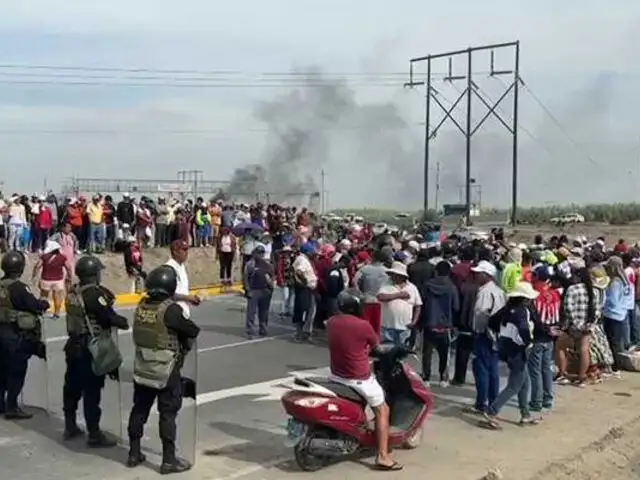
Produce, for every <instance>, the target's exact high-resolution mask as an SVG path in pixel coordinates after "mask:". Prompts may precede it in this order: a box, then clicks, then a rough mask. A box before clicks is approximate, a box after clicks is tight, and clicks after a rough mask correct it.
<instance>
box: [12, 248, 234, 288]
mask: <svg viewBox="0 0 640 480" xmlns="http://www.w3.org/2000/svg"><path fill="white" fill-rule="evenodd" d="M142 255H143V258H144V269H145V270H146V271H147V272H149V271H151V270H152V269H153V268H155V267H157V266H158V265H161V264H163V263H165V262H166V261H167V260H168V259H169V258H170V256H169V249H167V248H150V249H147V250H144V251H143V254H142ZM100 259H101V260H102V262H103V263H104V265H105V267H106V269H105V271H104V273H103V277H102V283H103V285H105V286H106V287H107V288H109V289H110V290H111V291H113V292H114V293H130V292H131V284H132V282H131V279H129V277H128V276H127V274H126V272H125V270H124V259H123V256H122V254H114V253H105V254H103V255H101V256H100ZM36 260H37V256H36V255H33V254H29V255H28V258H27V268H26V269H25V273H24V275H23V280H24V281H27V282H28V281H30V280H31V272H32V270H33V266H34V263H35V261H36ZM237 263H238V262H236V265H234V272H233V275H234V280H239V279H240V274H239V270H238V265H237ZM219 270H220V265H219V263H218V262H217V260H216V259H215V253H214V251H213V249H211V248H192V249H190V250H189V258H188V260H187V271H188V273H189V283H190V284H191V286H192V287H201V286H205V285H211V284H215V283H218V282H219V280H220V275H219V274H220V272H219ZM32 286H33V287H34V289H36V290H37V285H33V284H32Z"/></svg>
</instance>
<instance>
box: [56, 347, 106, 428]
mask: <svg viewBox="0 0 640 480" xmlns="http://www.w3.org/2000/svg"><path fill="white" fill-rule="evenodd" d="M65 354H66V362H67V371H66V373H65V375H64V387H63V390H62V403H63V406H62V410H63V411H64V420H65V426H66V427H67V428H70V427H72V426H75V424H76V413H77V412H78V403H80V399H81V398H82V410H83V412H84V420H85V422H86V425H87V431H88V432H89V435H96V434H98V433H100V418H101V417H102V409H101V408H100V402H101V401H102V389H103V388H104V382H105V377H104V375H103V376H101V377H98V376H96V375H95V374H94V373H93V370H92V369H91V360H92V359H91V354H90V353H89V350H87V349H86V347H83V346H81V345H78V344H77V343H75V342H74V341H73V340H68V341H67V345H65Z"/></svg>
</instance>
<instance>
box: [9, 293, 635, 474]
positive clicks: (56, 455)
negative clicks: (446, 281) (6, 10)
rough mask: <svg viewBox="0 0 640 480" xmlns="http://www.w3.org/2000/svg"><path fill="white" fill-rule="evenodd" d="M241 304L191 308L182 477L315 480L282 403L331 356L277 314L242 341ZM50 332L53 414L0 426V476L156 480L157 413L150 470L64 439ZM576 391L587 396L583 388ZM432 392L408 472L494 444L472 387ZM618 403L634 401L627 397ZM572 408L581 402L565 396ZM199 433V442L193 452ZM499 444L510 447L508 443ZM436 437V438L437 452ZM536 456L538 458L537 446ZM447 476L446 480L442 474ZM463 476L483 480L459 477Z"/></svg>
mask: <svg viewBox="0 0 640 480" xmlns="http://www.w3.org/2000/svg"><path fill="white" fill-rule="evenodd" d="M242 305H243V300H242V298H240V297H237V296H222V297H215V298H211V299H208V300H207V301H206V302H205V303H203V305H201V306H200V307H199V308H196V309H193V310H192V317H193V319H194V320H195V321H196V322H197V323H198V324H199V325H200V326H201V328H202V333H201V335H200V338H199V341H198V350H199V353H198V359H197V367H198V372H197V379H198V380H197V382H198V407H197V417H196V416H195V413H196V409H195V408H194V406H193V402H192V401H185V405H184V407H183V410H182V411H181V413H180V417H179V420H180V421H179V432H178V435H179V442H178V443H179V448H181V449H182V451H183V453H185V454H186V455H187V456H188V455H189V454H190V452H194V453H195V455H196V459H197V464H196V468H194V469H193V470H192V471H191V472H189V473H188V474H184V475H183V477H184V478H190V479H197V480H205V479H207V480H232V479H242V480H265V479H268V480H282V479H283V478H291V479H294V478H295V479H298V478H309V475H308V474H302V473H299V472H297V471H296V468H295V466H294V465H293V462H292V461H291V459H292V455H291V451H290V449H288V448H286V447H285V446H284V429H283V425H284V424H285V422H286V417H285V415H284V413H283V410H282V409H281V407H280V402H279V398H280V395H281V394H282V393H283V392H284V391H285V387H283V384H285V383H286V382H288V381H290V380H291V379H292V372H299V373H300V374H302V375H310V374H323V373H326V371H327V368H326V366H327V364H328V354H327V351H326V348H324V347H323V346H321V345H311V344H296V343H292V342H291V341H290V338H291V333H292V332H291V328H290V326H288V325H285V324H282V323H278V322H277V321H276V316H275V315H274V316H273V318H272V325H271V327H270V332H269V333H270V336H269V337H267V338H264V339H263V338H258V339H254V340H247V339H246V338H245V336H244V328H243V310H242ZM274 309H277V305H274ZM123 312H124V314H126V315H127V316H129V317H130V316H131V313H132V311H131V310H124V311H123ZM46 333H47V340H48V349H49V361H48V363H47V365H48V370H47V371H46V372H47V375H45V369H44V367H43V365H44V364H43V363H42V362H41V361H39V360H37V359H33V360H31V366H30V372H29V377H28V379H27V386H26V388H25V393H24V402H25V403H26V404H28V405H32V406H35V407H37V406H39V407H40V408H45V407H48V409H49V411H50V412H51V413H50V414H49V415H46V414H45V413H43V412H42V410H40V409H35V408H34V409H33V411H34V412H36V415H35V417H34V418H33V419H32V420H29V421H26V422H21V423H13V422H7V421H4V420H0V477H1V478H12V479H14V480H27V479H29V480H31V479H33V478H47V479H50V480H57V479H61V480H62V479H65V480H68V479H70V478H71V479H78V478H82V479H86V480H94V479H95V480H97V479H102V478H105V472H108V475H109V477H110V478H115V479H122V480H134V479H135V480H146V479H147V478H156V476H157V470H156V469H157V465H158V464H159V461H160V459H159V456H158V453H159V452H160V442H159V440H158V432H157V415H156V414H154V415H152V416H151V417H150V419H149V422H148V424H147V428H146V430H145V439H144V446H145V448H146V449H147V452H148V455H147V456H148V460H149V464H148V465H145V466H141V467H139V468H137V469H135V470H129V469H127V468H126V467H125V466H124V462H125V460H126V454H127V450H126V439H123V442H122V443H123V445H122V447H118V448H116V449H110V450H89V449H87V448H86V447H85V445H84V442H83V440H81V439H80V440H77V441H73V442H63V441H62V440H61V437H62V430H63V426H62V422H61V413H62V412H61V404H62V402H61V398H62V383H63V377H64V358H63V353H62V347H63V345H64V339H65V335H64V320H63V319H62V320H59V321H56V322H54V321H48V322H47V328H46ZM118 338H119V344H120V347H121V350H122V352H123V355H124V357H125V365H124V367H123V369H122V375H121V377H122V378H121V382H120V383H119V384H118V383H116V382H113V381H110V380H107V385H106V387H105V390H104V395H103V428H104V429H105V430H106V431H108V432H109V433H111V434H113V435H115V436H118V437H126V423H127V419H128V414H129V411H130V408H131V396H132V395H131V391H132V389H131V365H132V352H133V349H132V344H131V336H130V334H128V333H124V334H122V335H119V337H118ZM188 363H189V365H191V367H189V368H193V365H194V363H195V362H193V361H192V360H191V361H190V362H188ZM190 373H195V372H190ZM45 378H48V382H45V380H44V379H45ZM570 390H573V391H575V392H577V394H584V392H583V391H580V389H570ZM433 392H434V395H435V397H436V402H435V411H434V413H435V414H434V415H433V416H432V417H430V418H429V419H428V421H427V428H426V435H425V445H424V446H423V447H421V448H419V449H418V450H416V452H415V453H413V452H412V453H409V452H407V453H404V452H398V454H397V455H398V457H399V459H400V460H402V461H405V460H406V461H408V467H411V462H414V463H415V462H417V460H412V459H416V458H419V459H422V460H420V461H421V462H424V461H427V460H426V459H431V458H434V457H435V459H436V460H439V458H440V457H442V456H443V455H447V454H450V455H452V456H453V457H454V458H458V457H457V456H458V455H459V453H460V448H461V447H460V445H461V443H460V442H462V441H464V442H466V441H471V442H473V441H477V440H478V438H480V437H481V436H483V435H488V436H489V437H487V438H488V439H489V441H493V440H491V438H493V437H492V435H495V434H492V433H490V432H486V431H485V432H483V431H481V430H479V429H477V428H475V429H474V428H470V426H469V424H471V425H474V424H475V423H476V422H477V421H476V420H474V419H473V418H468V417H465V416H464V415H462V414H461V413H460V410H461V409H460V406H461V405H462V404H468V403H470V402H471V399H472V397H473V387H471V386H469V387H465V388H448V389H446V390H441V389H437V388H434V389H433ZM47 399H48V400H47ZM615 400H616V401H617V402H631V401H635V400H629V399H624V398H623V399H619V398H616V399H615ZM567 401H568V402H573V401H576V400H575V399H572V397H567ZM598 405H601V404H600V403H598ZM625 405H626V404H625ZM629 405H631V403H629ZM598 408H599V407H598ZM508 410H510V412H509V414H508V416H510V417H512V418H516V417H517V414H516V412H515V410H514V409H508ZM628 411H629V412H630V411H631V409H629V410H628ZM624 412H627V410H624ZM625 414H627V413H625ZM588 418H591V417H588ZM461 420H462V421H461ZM572 421H575V419H572ZM578 421H580V422H582V423H584V424H585V425H586V424H587V423H588V422H587V420H582V419H581V420H578ZM582 423H581V424H582ZM196 425H197V444H196V445H195V446H194V433H193V432H194V428H195V426H196ZM596 427H597V426H594V427H593V429H594V432H595V431H599V430H598V429H597V428H596ZM585 428H586V427H585ZM532 433H533V434H535V433H537V432H532ZM482 438H485V437H482ZM496 438H497V437H496ZM502 438H505V440H506V439H507V438H508V437H506V436H503V437H502ZM435 439H438V442H437V445H436V442H435ZM443 442H444V443H443ZM449 444H450V445H449ZM548 445H549V446H553V442H552V441H549V442H548ZM509 446H510V444H509V443H507V444H506V446H502V447H499V446H496V450H495V451H500V450H499V449H500V448H502V449H505V448H508V447H509ZM448 447H450V448H449V450H450V452H449V450H447V448H448ZM482 450H484V449H482ZM530 451H531V452H535V448H534V449H530ZM469 452H473V454H471V455H468V454H465V455H466V456H465V461H467V462H471V464H470V465H469V466H468V469H469V472H474V474H475V472H476V471H477V470H478V469H479V468H480V469H481V468H484V465H485V464H486V463H487V456H486V455H481V456H480V457H479V459H477V460H476V459H475V456H478V452H476V451H475V450H470V451H469ZM561 452H562V450H561V449H559V448H558V449H554V450H551V451H550V454H549V455H550V456H552V455H558V454H560V453H561ZM468 459H471V460H468ZM429 461H430V462H432V460H429ZM473 462H475V463H473ZM423 468H424V467H423V466H421V464H420V465H418V466H416V465H414V468H413V469H411V468H408V471H407V474H410V472H413V474H415V473H419V472H420V471H421V470H422V469H423ZM441 473H442V475H445V472H444V471H443V472H441ZM327 475H329V476H331V478H347V477H349V478H359V477H360V476H365V475H370V472H369V470H368V469H367V468H366V466H363V465H360V464H358V463H355V464H354V463H351V462H344V463H341V464H339V465H336V466H334V467H331V468H329V469H328V470H327V471H326V472H321V473H318V474H314V476H313V478H314V479H320V478H325V477H326V478H329V477H328V476H327ZM446 475H449V473H446ZM393 478H400V477H393ZM402 478H405V477H402ZM407 478H408V477H407ZM432 478H445V477H438V476H434V477H432ZM459 478H460V479H465V478H477V477H472V476H463V475H462V474H460V476H459ZM510 478H511V477H510ZM514 478H515V477H514Z"/></svg>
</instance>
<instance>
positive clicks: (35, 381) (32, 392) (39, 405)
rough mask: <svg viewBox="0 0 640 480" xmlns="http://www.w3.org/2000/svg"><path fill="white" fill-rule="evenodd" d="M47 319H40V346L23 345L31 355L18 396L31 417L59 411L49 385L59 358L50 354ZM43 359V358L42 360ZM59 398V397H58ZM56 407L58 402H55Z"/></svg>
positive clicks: (32, 344) (53, 392) (33, 344)
mask: <svg viewBox="0 0 640 480" xmlns="http://www.w3.org/2000/svg"><path fill="white" fill-rule="evenodd" d="M49 321H50V320H49V319H48V318H41V319H40V323H41V337H40V338H41V342H42V344H41V345H37V344H35V343H30V344H26V343H25V344H23V347H24V348H25V349H28V350H29V351H30V353H31V357H30V359H29V362H28V366H27V375H26V377H25V381H24V386H23V388H22V392H21V394H20V399H19V403H20V404H21V407H22V408H23V409H24V410H25V411H26V412H28V413H31V414H33V415H38V414H45V415H50V414H52V413H55V412H56V411H60V409H59V408H58V409H56V401H55V397H54V395H55V391H54V390H53V388H52V385H51V383H52V382H51V378H50V377H51V376H52V375H51V374H52V373H53V372H54V371H55V369H56V368H57V367H58V364H59V363H60V358H58V356H57V355H55V351H54V352H53V353H52V351H51V350H52V348H51V346H50V344H51V343H52V342H50V341H49V336H48V335H49V333H48V332H49V330H50V329H49V328H48V327H49V325H48V324H47V322H49ZM42 357H45V358H42ZM60 398H61V397H60ZM57 403H58V406H59V404H60V402H57Z"/></svg>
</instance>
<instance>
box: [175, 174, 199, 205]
mask: <svg viewBox="0 0 640 480" xmlns="http://www.w3.org/2000/svg"><path fill="white" fill-rule="evenodd" d="M177 175H178V181H179V182H180V183H181V184H182V185H189V184H190V185H192V187H191V192H192V193H193V198H194V199H196V198H198V187H199V186H200V184H201V183H202V175H203V173H202V170H178V174H177Z"/></svg>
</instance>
